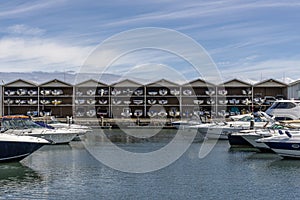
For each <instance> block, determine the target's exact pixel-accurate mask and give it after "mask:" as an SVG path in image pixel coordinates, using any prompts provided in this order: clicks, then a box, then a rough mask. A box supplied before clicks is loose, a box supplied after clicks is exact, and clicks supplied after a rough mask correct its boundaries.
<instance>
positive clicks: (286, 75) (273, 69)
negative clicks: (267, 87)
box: [220, 58, 300, 82]
mask: <svg viewBox="0 0 300 200" xmlns="http://www.w3.org/2000/svg"><path fill="white" fill-rule="evenodd" d="M299 68H300V59H297V58H287V59H270V60H264V61H256V62H255V61H252V62H247V63H246V62H243V61H241V60H240V61H239V62H236V63H231V64H230V65H229V66H228V67H226V68H224V69H222V67H220V71H221V72H222V76H223V77H224V78H225V79H228V78H235V77H241V80H243V79H252V80H256V81H261V80H264V79H268V78H275V79H279V80H282V81H284V82H290V81H291V80H298V79H299V78H300V77H299V72H298V71H299Z"/></svg>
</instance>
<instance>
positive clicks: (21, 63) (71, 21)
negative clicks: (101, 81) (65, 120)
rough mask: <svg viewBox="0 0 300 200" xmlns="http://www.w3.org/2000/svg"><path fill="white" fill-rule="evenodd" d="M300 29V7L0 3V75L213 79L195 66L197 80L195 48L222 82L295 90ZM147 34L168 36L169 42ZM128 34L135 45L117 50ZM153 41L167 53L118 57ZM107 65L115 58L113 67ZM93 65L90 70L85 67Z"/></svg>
mask: <svg viewBox="0 0 300 200" xmlns="http://www.w3.org/2000/svg"><path fill="white" fill-rule="evenodd" d="M299 21H300V2H299V1H298V0H295V1H293V0H290V1H289V0H286V1H284V0H264V1H252V0H219V1H215V0H212V1H204V0H197V1H196V0H186V1H181V0H159V1H158V0H157V1H156V0H152V1H145V0H141V1H128V0H126V1H125V0H114V1H107V0H99V1H91V0H84V1H83V0H74V1H71V0H52V1H38V0H32V1H22V0H11V1H1V2H0V72H32V71H43V72H54V71H61V72H66V71H74V72H81V71H86V72H96V73H99V72H108V73H114V74H117V75H124V74H129V75H131V76H138V77H142V78H143V76H144V77H145V78H148V79H153V78H157V79H158V78H167V79H171V80H174V79H180V78H181V77H183V79H191V80H192V79H196V78H197V77H199V75H202V76H205V73H206V72H207V71H210V70H207V69H206V68H203V67H202V66H200V67H199V66H198V68H199V69H200V73H198V72H199V71H197V72H195V68H193V66H192V64H191V63H190V62H188V59H185V58H186V57H185V56H182V53H183V51H185V52H189V53H191V54H192V53H194V54H197V53H195V52H192V51H193V48H190V47H191V45H186V41H194V42H195V43H197V44H198V45H199V46H200V47H201V48H202V53H204V54H206V58H205V59H208V58H210V59H211V65H210V66H211V67H212V68H214V69H213V70H212V71H213V72H215V69H216V70H217V71H218V72H217V73H216V76H218V77H221V79H222V80H229V79H233V78H238V79H241V80H243V81H246V80H256V81H261V80H265V79H269V78H274V79H277V80H281V81H284V82H290V81H294V80H298V79H300V70H299V67H300V34H299V33H300V26H299ZM147 27H148V28H149V27H151V28H156V29H158V30H162V31H164V30H167V31H169V32H168V33H171V34H170V37H161V36H160V35H155V34H152V33H153V32H152V29H151V30H150V29H147ZM132 30H143V31H142V32H138V34H137V32H135V31H132ZM149 30H150V31H149ZM130 31H132V32H130ZM128 32H129V33H132V34H131V36H132V37H131V38H130V39H128V38H126V37H125V39H126V40H125V39H124V38H123V40H122V43H121V42H116V43H114V42H112V39H116V38H118V36H124V33H128ZM173 33H174V34H173ZM177 36H182V38H185V39H188V40H184V39H183V40H181V39H182V38H181V37H177ZM133 37H134V39H133ZM154 39H155V40H156V41H155V42H156V45H160V44H161V43H165V47H166V48H163V49H161V48H160V49H155V48H154V49H151V48H143V49H135V50H134V51H128V52H127V53H125V54H122V55H120V52H121V51H120V49H122V48H125V49H126V48H127V47H131V46H132V43H133V42H138V41H139V40H140V43H139V42H138V43H139V44H141V43H143V42H144V41H154ZM166 41H169V42H168V44H167V43H166ZM170 41H171V42H170ZM107 42H111V43H110V44H111V45H108V46H105V44H106V43H107ZM147 45H149V44H147ZM104 46H105V47H106V48H105V49H103V48H102V47H104ZM147 47H148V46H147ZM154 47H156V46H155V45H154ZM169 47H170V48H171V47H172V48H173V47H176V48H177V50H178V51H179V52H180V53H178V52H174V51H169V50H168V49H169ZM101 48H102V51H98V50H99V49H101ZM166 49H167V50H166ZM173 49H174V48H173ZM95 52H101V54H100V53H99V54H95ZM204 54H203V55H204ZM91 55H93V56H91ZM193 56H194V57H193V59H194V60H196V59H197V58H198V59H199V60H201V59H202V58H203V57H201V56H199V54H197V55H193ZM108 58H113V59H112V60H111V62H110V65H109V67H108V66H105V64H107V63H109V62H107V59H108ZM92 59H93V66H91V65H89V66H86V64H87V63H90V62H89V61H90V60H92ZM95 60H96V61H95ZM198 64H199V63H198ZM202 64H203V65H205V64H206V63H202ZM83 69H84V70H83ZM95 69H96V70H95ZM201 70H202V71H201Z"/></svg>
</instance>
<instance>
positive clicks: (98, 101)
mask: <svg viewBox="0 0 300 200" xmlns="http://www.w3.org/2000/svg"><path fill="white" fill-rule="evenodd" d="M287 88H288V85H287V84H285V83H282V82H280V81H277V80H274V79H268V80H265V81H261V82H259V83H256V84H250V83H247V82H244V81H241V80H238V79H232V80H230V81H226V82H224V83H221V84H213V83H208V82H205V81H204V80H202V79H196V80H193V81H190V82H187V83H184V84H178V83H175V82H172V81H169V80H165V79H161V80H158V81H155V82H151V83H140V82H137V81H134V80H129V79H125V80H121V81H118V82H115V83H113V84H109V85H108V84H106V83H102V82H99V81H96V80H93V79H89V80H85V81H82V82H80V83H78V84H75V85H74V84H70V83H66V82H64V81H61V80H58V79H54V80H51V81H47V82H44V83H41V84H36V83H33V82H31V81H27V80H22V79H17V80H15V81H12V82H10V83H7V84H5V85H3V86H2V92H1V94H2V98H1V100H2V102H1V105H2V106H1V108H2V112H1V113H2V114H5V115H6V114H26V113H28V112H37V113H39V114H40V113H41V112H43V113H44V114H45V113H47V112H50V114H53V115H57V116H71V115H78V116H79V117H80V115H82V117H92V116H95V115H104V116H105V117H131V116H132V117H139V116H141V117H151V116H153V115H155V114H160V116H168V117H174V116H177V115H178V113H180V116H190V115H191V113H192V112H193V111H194V110H193V109H194V107H201V109H203V110H205V111H211V109H212V107H213V106H212V105H216V106H220V107H221V106H224V105H227V110H228V111H230V109H231V108H233V107H235V109H236V110H239V111H241V110H242V109H249V102H250V101H252V102H253V98H256V97H260V98H263V97H264V96H274V97H275V96H277V95H280V96H285V97H288V95H287V91H288V90H287ZM220 97H225V99H219V98H220ZM91 107H93V108H91ZM162 110H164V112H162Z"/></svg>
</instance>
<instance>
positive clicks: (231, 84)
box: [220, 78, 252, 87]
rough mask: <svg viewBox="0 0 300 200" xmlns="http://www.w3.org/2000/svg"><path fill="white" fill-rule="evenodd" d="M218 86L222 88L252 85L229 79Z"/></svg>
mask: <svg viewBox="0 0 300 200" xmlns="http://www.w3.org/2000/svg"><path fill="white" fill-rule="evenodd" d="M220 86H224V87H251V86H252V85H251V84H250V83H246V82H244V81H241V80H239V79H236V78H235V79H231V80H229V81H226V82H224V83H221V84H220Z"/></svg>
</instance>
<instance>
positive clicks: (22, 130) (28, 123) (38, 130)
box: [1, 116, 82, 144]
mask: <svg viewBox="0 0 300 200" xmlns="http://www.w3.org/2000/svg"><path fill="white" fill-rule="evenodd" d="M1 123H2V132H4V133H6V134H14V135H27V136H35V137H40V138H44V139H46V140H49V141H52V142H53V143H54V144H66V143H69V142H70V141H72V140H73V139H74V138H75V137H76V136H77V135H79V134H80V133H81V132H82V130H76V129H63V128H59V129H55V128H52V129H51V128H46V127H43V126H41V125H38V124H37V123H35V122H33V121H32V120H31V119H30V118H29V117H27V116H4V117H2V120H1Z"/></svg>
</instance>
